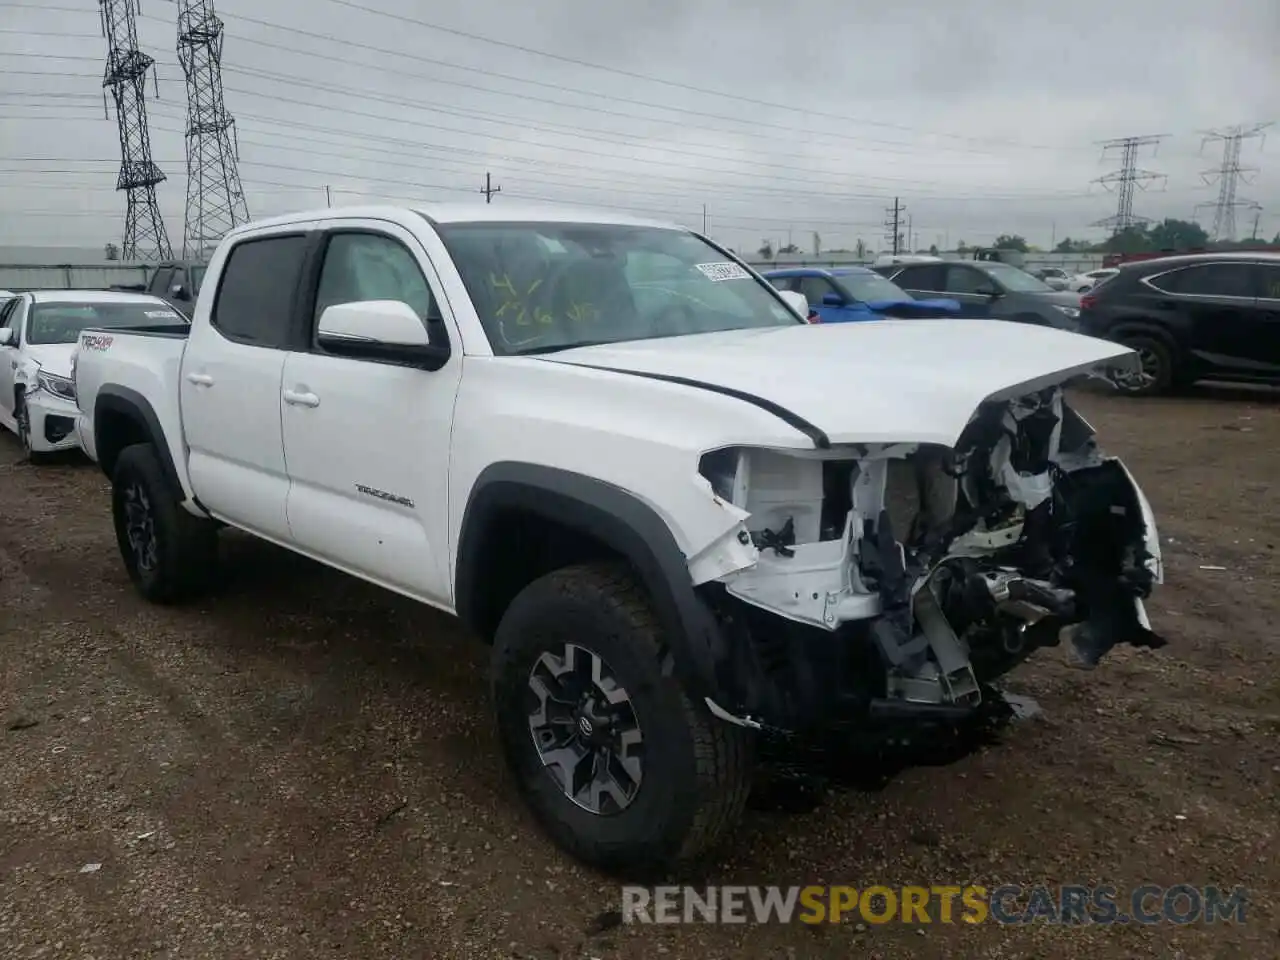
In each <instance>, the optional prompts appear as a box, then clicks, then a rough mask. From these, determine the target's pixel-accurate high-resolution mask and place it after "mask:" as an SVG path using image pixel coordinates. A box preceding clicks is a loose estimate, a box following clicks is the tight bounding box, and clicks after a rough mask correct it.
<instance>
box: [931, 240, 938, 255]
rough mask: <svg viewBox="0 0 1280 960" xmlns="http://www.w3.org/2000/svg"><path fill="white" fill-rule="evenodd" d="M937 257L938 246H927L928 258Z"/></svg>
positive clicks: (933, 244)
mask: <svg viewBox="0 0 1280 960" xmlns="http://www.w3.org/2000/svg"><path fill="white" fill-rule="evenodd" d="M937 255H938V245H937V244H936V243H931V244H929V256H931V257H936V256H937Z"/></svg>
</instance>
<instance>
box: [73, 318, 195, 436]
mask: <svg viewBox="0 0 1280 960" xmlns="http://www.w3.org/2000/svg"><path fill="white" fill-rule="evenodd" d="M189 334H190V327H188V326H186V325H183V326H175V325H174V324H156V325H151V324H147V325H139V326H132V327H112V328H105V327H98V328H89V329H85V330H83V331H81V333H80V339H79V340H78V341H77V342H76V347H75V351H74V353H73V355H72V356H73V359H72V376H73V377H74V379H75V384H76V404H77V406H79V408H80V417H79V423H78V425H77V426H78V430H79V433H80V442H81V445H82V446H83V447H84V452H85V453H86V454H87V455H88V456H89V457H90V458H91V459H93V460H98V453H97V446H96V443H95V441H94V421H95V418H96V416H97V415H98V414H99V413H100V412H101V409H102V408H103V406H104V404H103V403H100V402H99V401H100V399H103V400H106V398H105V397H102V398H100V396H99V395H100V394H104V393H105V394H111V393H113V392H114V393H116V394H119V393H120V388H118V387H114V386H111V385H112V384H128V393H129V395H130V399H131V400H132V401H133V402H135V403H136V402H138V401H141V402H142V403H144V404H147V406H148V409H149V411H150V415H151V416H154V418H155V420H156V422H157V423H158V425H159V426H160V427H161V428H162V429H163V434H162V435H163V436H164V438H165V440H166V442H169V443H170V444H172V442H173V441H172V438H175V437H176V438H179V439H180V438H181V437H182V423H181V414H180V411H179V394H178V384H179V377H180V376H181V373H182V354H183V351H184V350H186V347H187V337H188V336H189ZM143 398H145V399H143ZM109 403H110V401H107V404H108V405H109ZM181 452H182V451H181V449H178V450H175V451H171V453H172V454H173V455H174V456H175V458H178V455H179V454H181Z"/></svg>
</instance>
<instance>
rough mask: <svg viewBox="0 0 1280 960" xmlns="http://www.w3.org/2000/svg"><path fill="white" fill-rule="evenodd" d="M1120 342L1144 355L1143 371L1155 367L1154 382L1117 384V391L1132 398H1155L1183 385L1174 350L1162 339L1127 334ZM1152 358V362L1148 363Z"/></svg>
mask: <svg viewBox="0 0 1280 960" xmlns="http://www.w3.org/2000/svg"><path fill="white" fill-rule="evenodd" d="M1119 342H1120V343H1122V344H1123V345H1124V346H1126V347H1129V348H1130V349H1132V350H1136V351H1138V353H1140V354H1142V355H1143V369H1144V371H1146V370H1147V368H1148V366H1154V368H1155V369H1154V370H1152V371H1150V372H1151V373H1152V375H1153V376H1152V380H1151V381H1150V382H1149V383H1147V384H1145V385H1143V386H1136V385H1132V384H1124V383H1117V384H1116V389H1117V390H1118V391H1119V392H1120V393H1122V394H1124V395H1126V396H1130V397H1154V396H1159V395H1161V394H1165V393H1169V392H1170V391H1172V390H1173V389H1174V388H1175V387H1176V386H1178V385H1179V384H1180V383H1181V377H1180V376H1179V372H1178V369H1177V358H1176V356H1175V354H1174V351H1173V348H1172V347H1171V346H1170V345H1169V344H1168V343H1167V342H1166V341H1164V340H1162V339H1161V338H1160V337H1156V336H1149V335H1147V334H1145V333H1132V334H1125V335H1124V336H1122V337H1120V338H1119ZM1148 358H1150V362H1149V361H1148Z"/></svg>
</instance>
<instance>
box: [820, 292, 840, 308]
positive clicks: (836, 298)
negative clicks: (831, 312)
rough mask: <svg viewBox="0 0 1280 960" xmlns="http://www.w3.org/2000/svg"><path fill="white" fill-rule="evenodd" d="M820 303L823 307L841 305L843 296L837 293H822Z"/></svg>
mask: <svg viewBox="0 0 1280 960" xmlns="http://www.w3.org/2000/svg"><path fill="white" fill-rule="evenodd" d="M822 305H823V306H824V307H843V306H844V297H842V296H840V294H838V293H824V294H823V295H822Z"/></svg>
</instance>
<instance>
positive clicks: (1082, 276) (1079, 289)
mask: <svg viewBox="0 0 1280 960" xmlns="http://www.w3.org/2000/svg"><path fill="white" fill-rule="evenodd" d="M1119 272H1120V271H1119V270H1117V269H1116V268H1115V267H1100V268H1099V269H1097V270H1090V271H1089V272H1087V273H1077V274H1076V275H1075V276H1074V277H1072V278H1071V280H1070V281H1068V283H1067V289H1068V290H1070V291H1072V292H1073V293H1087V292H1088V291H1090V290H1092V289H1093V288H1094V287H1096V286H1097V285H1098V284H1100V283H1101V282H1102V281H1103V280H1106V279H1107V278H1108V277H1114V276H1115V275H1116V274H1117V273H1119Z"/></svg>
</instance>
